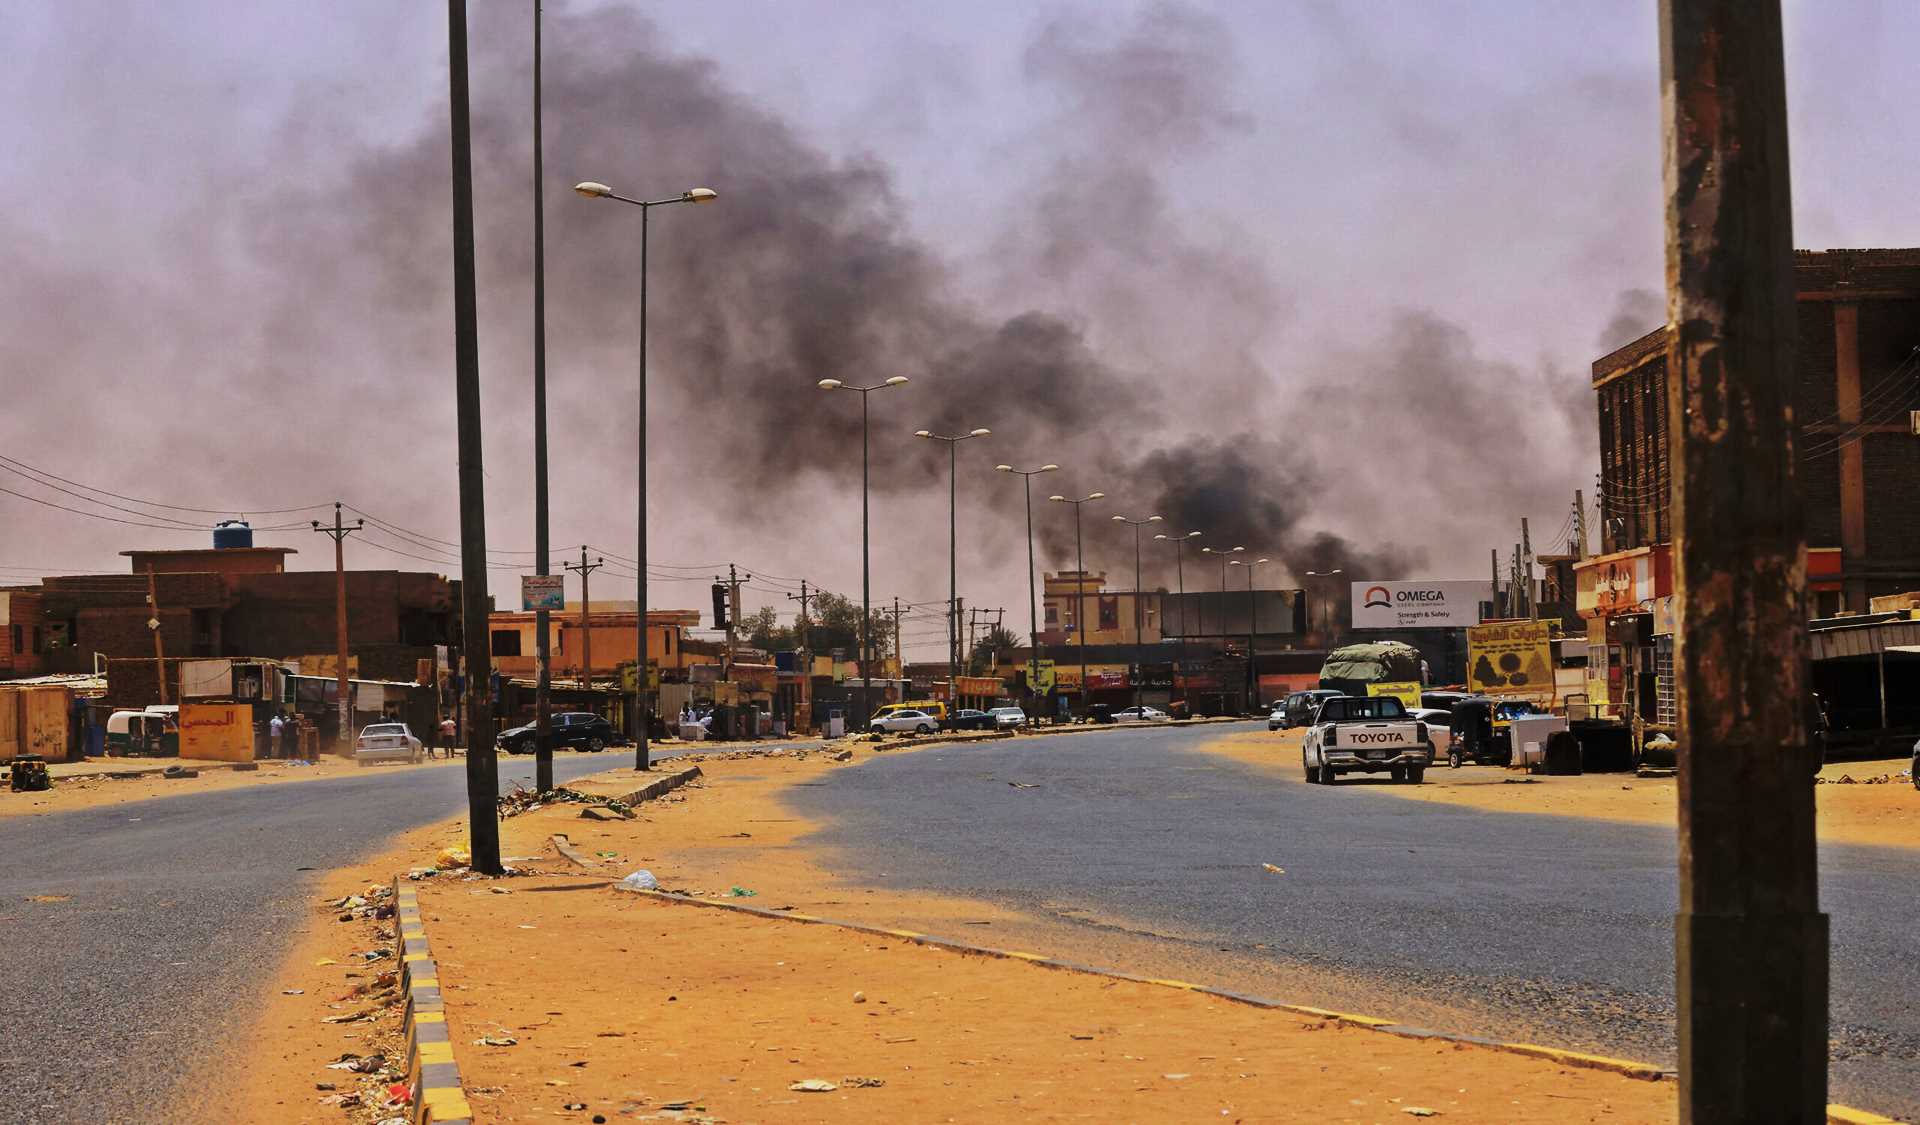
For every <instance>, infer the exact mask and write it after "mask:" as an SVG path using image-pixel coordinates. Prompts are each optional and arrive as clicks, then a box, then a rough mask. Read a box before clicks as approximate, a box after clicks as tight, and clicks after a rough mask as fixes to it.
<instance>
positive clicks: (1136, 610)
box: [1113, 516, 1166, 707]
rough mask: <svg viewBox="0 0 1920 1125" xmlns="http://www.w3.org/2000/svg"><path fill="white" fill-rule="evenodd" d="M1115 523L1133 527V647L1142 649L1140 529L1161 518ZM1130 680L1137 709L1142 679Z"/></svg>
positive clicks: (1123, 519) (1115, 519)
mask: <svg viewBox="0 0 1920 1125" xmlns="http://www.w3.org/2000/svg"><path fill="white" fill-rule="evenodd" d="M1113 522H1115V523H1124V524H1126V525H1127V526H1128V527H1131V528H1133V645H1134V647H1135V648H1138V647H1140V645H1142V644H1143V643H1145V642H1144V641H1142V640H1141V638H1140V632H1141V624H1140V529H1141V528H1143V527H1145V526H1147V525H1148V524H1150V523H1159V522H1160V517H1159V516H1148V517H1147V518H1146V519H1143V520H1130V519H1128V518H1127V517H1125V516H1115V517H1113ZM1165 619H1166V615H1165V614H1161V620H1162V621H1164V620H1165ZM1141 663H1144V661H1142V662H1141ZM1129 678H1130V679H1132V680H1133V681H1134V685H1133V705H1134V706H1135V707H1138V706H1140V683H1139V679H1140V677H1138V676H1132V677H1129Z"/></svg>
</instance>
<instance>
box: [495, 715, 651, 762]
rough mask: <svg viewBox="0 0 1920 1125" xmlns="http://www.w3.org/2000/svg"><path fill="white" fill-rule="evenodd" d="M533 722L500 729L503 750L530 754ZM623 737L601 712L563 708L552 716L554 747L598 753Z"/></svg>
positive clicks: (500, 741) (510, 752) (532, 749)
mask: <svg viewBox="0 0 1920 1125" xmlns="http://www.w3.org/2000/svg"><path fill="white" fill-rule="evenodd" d="M533 739H534V729H533V724H532V723H528V724H527V725H526V726H523V727H514V728H513V729H512V730H504V731H501V732H500V737H499V738H498V739H497V740H496V741H497V742H498V743H499V746H500V749H502V750H505V751H506V752H507V753H509V754H531V753H533V751H534V744H533ZM618 741H620V736H619V735H617V734H615V733H614V730H613V724H612V723H609V722H607V721H606V720H605V719H603V718H601V717H600V716H598V715H595V714H591V713H589V712H586V711H563V712H561V713H560V714H558V715H555V716H554V717H553V748H554V749H555V750H564V749H567V748H568V747H572V748H573V749H576V750H587V751H590V752H592V753H595V754H597V753H599V752H600V751H602V750H605V749H606V748H607V747H609V746H612V745H613V744H614V743H616V742H618Z"/></svg>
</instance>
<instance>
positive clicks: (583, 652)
mask: <svg viewBox="0 0 1920 1125" xmlns="http://www.w3.org/2000/svg"><path fill="white" fill-rule="evenodd" d="M605 565H607V560H606V559H603V558H598V557H596V558H595V559H594V560H593V561H592V562H588V561H587V548H586V545H585V544H584V543H583V544H581V546H580V561H579V562H578V563H566V564H564V565H563V566H562V567H561V569H562V570H568V571H572V572H573V573H575V574H578V575H579V576H580V683H581V685H582V686H584V687H585V688H586V689H587V690H588V691H592V690H593V626H592V621H593V617H592V613H593V592H592V589H591V587H590V585H589V582H588V575H591V574H592V573H593V572H594V571H596V570H599V569H600V568H601V567H603V566H605Z"/></svg>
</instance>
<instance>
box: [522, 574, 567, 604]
mask: <svg viewBox="0 0 1920 1125" xmlns="http://www.w3.org/2000/svg"><path fill="white" fill-rule="evenodd" d="M520 608H521V609H522V610H541V609H544V610H550V611H551V610H563V609H565V608H567V576H566V575H564V574H523V575H521V576H520Z"/></svg>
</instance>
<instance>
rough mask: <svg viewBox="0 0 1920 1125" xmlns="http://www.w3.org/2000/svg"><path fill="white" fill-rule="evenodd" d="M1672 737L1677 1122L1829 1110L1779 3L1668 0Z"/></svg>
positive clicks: (1664, 61)
mask: <svg viewBox="0 0 1920 1125" xmlns="http://www.w3.org/2000/svg"><path fill="white" fill-rule="evenodd" d="M1660 55H1661V59H1660V81H1661V85H1662V90H1661V106H1662V115H1663V118H1664V121H1663V124H1664V133H1665V136H1664V141H1665V150H1666V151H1665V154H1664V155H1665V159H1664V160H1663V162H1662V163H1663V164H1664V166H1665V169H1666V187H1667V213H1666V220H1667V224H1666V225H1667V320H1668V323H1669V324H1671V325H1673V331H1674V339H1673V343H1672V345H1671V349H1670V351H1669V352H1668V361H1667V362H1668V370H1669V372H1670V374H1669V376H1668V380H1667V416H1668V417H1669V418H1670V419H1672V421H1671V422H1670V423H1669V428H1668V433H1667V440H1668V450H1669V460H1670V463H1671V465H1672V477H1673V486H1672V493H1671V497H1672V499H1671V511H1672V513H1673V528H1674V535H1673V554H1674V559H1673V563H1674V565H1673V577H1674V602H1675V607H1676V611H1677V618H1678V627H1677V628H1676V630H1675V642H1676V651H1675V657H1674V669H1675V673H1676V677H1677V688H1678V691H1677V692H1676V699H1677V703H1678V706H1679V722H1678V727H1679V735H1680V753H1679V759H1680V786H1679V789H1680V848H1679V853H1680V910H1679V913H1678V914H1677V915H1676V917H1675V919H1674V939H1675V940H1674V954H1675V961H1676V964H1675V969H1676V988H1675V995H1676V1000H1677V1002H1678V1031H1679V1048H1680V1050H1679V1061H1680V1120H1681V1122H1683V1123H1690V1125H1691V1123H1697V1125H1706V1123H1708V1122H1721V1121H1759V1120H1767V1119H1771V1120H1779V1121H1819V1120H1821V1119H1823V1118H1824V1117H1825V1116H1826V1102H1827V1019H1828V1016H1827V980H1828V975H1827V974H1828V927H1827V916H1826V915H1825V914H1823V913H1821V912H1820V907H1819V885H1818V884H1819V877H1818V870H1817V867H1816V864H1815V852H1814V801H1813V786H1812V784H1811V782H1812V778H1811V777H1810V776H1809V774H1810V773H1811V772H1812V767H1813V759H1812V758H1811V756H1810V755H1809V753H1808V746H1807V734H1808V732H1807V729H1806V718H1807V716H1806V711H1805V708H1806V706H1807V691H1808V683H1807V678H1808V667H1807V662H1808V642H1807V613H1806V593H1807V591H1806V577H1805V570H1806V557H1807V556H1806V523H1805V519H1806V515H1805V511H1804V508H1803V501H1802V496H1801V489H1800V481H1799V480H1798V479H1797V475H1796V471H1795V469H1796V461H1797V458H1798V456H1799V450H1798V449H1797V448H1796V445H1797V443H1798V434H1797V433H1796V427H1795V423H1794V418H1793V411H1794V394H1793V388H1794V386H1795V384H1796V382H1797V378H1798V376H1797V373H1796V369H1795V354H1794V353H1795V341H1794V329H1795V311H1794V277H1793V230H1792V206H1791V200H1790V186H1789V165H1788V156H1787V97H1786V66H1785V61H1784V50H1783V47H1782V42H1781V20H1780V5H1779V3H1778V0H1662V3H1661V5H1660Z"/></svg>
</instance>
